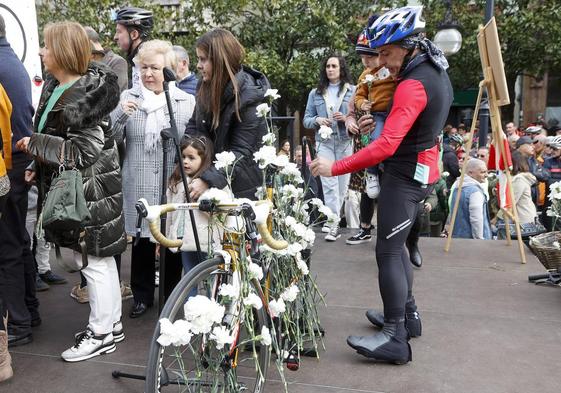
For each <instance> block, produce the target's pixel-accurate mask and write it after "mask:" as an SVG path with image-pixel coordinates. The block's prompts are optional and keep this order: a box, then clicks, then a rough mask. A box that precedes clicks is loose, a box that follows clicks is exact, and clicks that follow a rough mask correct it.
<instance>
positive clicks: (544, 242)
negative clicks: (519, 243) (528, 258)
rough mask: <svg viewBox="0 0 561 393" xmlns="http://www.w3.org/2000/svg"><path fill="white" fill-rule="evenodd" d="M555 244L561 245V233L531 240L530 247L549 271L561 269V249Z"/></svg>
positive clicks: (548, 234) (544, 235)
mask: <svg viewBox="0 0 561 393" xmlns="http://www.w3.org/2000/svg"><path fill="white" fill-rule="evenodd" d="M553 242H558V243H559V244H561V232H559V231H557V232H547V233H542V234H541V235H537V236H532V237H531V238H530V247H531V248H532V250H533V251H534V253H535V254H536V256H537V257H538V259H539V260H540V262H541V263H542V265H544V266H545V268H546V269H547V270H557V269H560V268H561V248H559V247H555V246H554V245H553Z"/></svg>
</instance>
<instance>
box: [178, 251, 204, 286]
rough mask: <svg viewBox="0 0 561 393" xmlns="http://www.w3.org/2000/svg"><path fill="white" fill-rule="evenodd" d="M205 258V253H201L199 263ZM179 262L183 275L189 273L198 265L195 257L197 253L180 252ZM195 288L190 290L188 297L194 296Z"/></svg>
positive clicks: (197, 259)
mask: <svg viewBox="0 0 561 393" xmlns="http://www.w3.org/2000/svg"><path fill="white" fill-rule="evenodd" d="M206 258H207V253H206V252H201V262H202V261H204V260H205V259H206ZM181 262H182V263H183V274H187V273H189V270H191V269H193V268H194V267H195V266H197V265H198V264H199V258H198V256H197V251H182V252H181ZM196 295H197V288H193V289H191V291H189V295H188V297H192V296H196Z"/></svg>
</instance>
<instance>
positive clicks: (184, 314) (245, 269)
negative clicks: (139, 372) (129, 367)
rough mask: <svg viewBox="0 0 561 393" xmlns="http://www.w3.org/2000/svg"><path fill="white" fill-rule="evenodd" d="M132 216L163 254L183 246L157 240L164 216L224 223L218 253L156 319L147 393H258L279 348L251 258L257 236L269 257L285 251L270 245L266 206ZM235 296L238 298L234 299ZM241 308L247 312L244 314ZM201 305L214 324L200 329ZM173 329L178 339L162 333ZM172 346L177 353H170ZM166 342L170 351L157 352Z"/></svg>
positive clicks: (167, 208)
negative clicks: (200, 215) (188, 215)
mask: <svg viewBox="0 0 561 393" xmlns="http://www.w3.org/2000/svg"><path fill="white" fill-rule="evenodd" d="M137 209H138V210H139V215H140V216H142V217H144V218H146V219H147V220H148V222H149V227H150V231H151V232H152V234H153V236H154V238H155V239H156V241H158V242H159V243H160V244H162V245H164V246H166V247H181V244H182V241H181V240H169V239H167V238H166V237H165V236H164V235H163V234H162V233H161V232H160V228H159V222H158V219H159V217H160V216H161V215H162V214H166V213H168V212H171V211H174V210H189V209H200V210H202V211H206V212H209V213H210V214H211V215H214V216H216V215H223V216H225V219H224V220H223V222H224V225H223V229H224V236H223V239H222V251H220V252H218V253H216V254H215V256H214V257H213V258H211V259H207V260H205V261H203V262H201V263H200V264H198V265H197V266H196V267H195V268H194V269H192V270H190V271H189V272H188V273H187V274H186V275H185V276H184V277H183V278H182V279H181V281H180V282H179V284H178V285H177V286H176V288H175V289H174V291H173V292H172V293H171V295H170V297H169V298H168V300H167V302H166V304H165V306H164V308H163V310H162V312H161V315H160V323H159V324H158V325H157V327H156V329H155V331H154V335H153V337H152V342H151V346H150V350H149V357H148V366H147V370H146V384H145V391H146V392H162V391H177V390H178V391H185V392H218V391H224V392H239V391H248V392H254V393H259V392H262V391H263V389H264V385H265V378H266V375H267V370H268V366H269V361H270V354H271V344H276V345H277V346H278V336H277V334H276V332H275V334H273V335H272V337H271V334H270V333H269V328H270V327H271V326H270V325H271V321H272V318H270V316H268V315H267V313H268V312H270V310H269V304H268V298H267V296H266V295H265V294H264V292H263V289H262V287H261V284H260V282H259V280H260V279H261V278H262V277H260V276H259V274H257V275H254V274H253V273H252V272H253V270H255V266H253V265H256V264H255V261H254V260H252V259H251V257H252V255H255V254H256V252H257V239H258V236H257V233H259V234H260V235H261V239H262V240H263V242H264V243H265V244H267V245H268V246H269V247H270V248H271V249H275V250H280V249H283V248H286V247H287V245H288V244H287V243H286V242H285V241H282V240H281V241H279V240H275V239H273V237H272V236H271V234H270V233H269V231H268V228H267V218H268V217H269V215H270V209H271V204H270V202H269V201H258V202H255V203H253V202H245V203H215V202H213V201H209V200H205V201H201V202H200V203H180V204H167V205H161V206H159V205H155V206H150V205H148V203H147V202H146V200H140V201H139V203H138V204H137ZM223 218H224V217H223ZM252 269H253V270H252ZM248 277H249V279H248ZM236 288H238V290H239V293H238V296H235V293H233V292H232V290H234V291H235V290H236ZM225 289H228V291H226V290H225ZM247 303H250V305H251V306H252V307H249V308H248V304H247ZM259 303H261V306H260V307H259ZM202 305H204V306H205V307H210V308H213V309H214V310H215V315H214V319H213V321H214V323H211V324H209V323H206V325H205V326H201V324H202V323H201V321H197V320H196V317H193V315H194V313H196V310H197V306H202ZM199 308H200V307H199ZM219 310H221V311H219ZM199 311H200V312H202V313H204V310H199ZM201 316H202V314H199V315H198V318H200V317H201ZM162 321H163V322H162ZM206 322H208V320H207V321H206ZM175 324H177V325H178V326H177V328H180V327H182V330H183V331H182V333H181V334H178V336H180V337H181V338H178V337H175V338H174V337H172V336H173V335H172V334H167V333H166V331H168V332H169V331H171V330H172V329H173V326H175ZM211 328H212V330H211ZM163 333H164V334H163ZM182 335H183V336H182ZM162 336H164V339H163V340H162ZM172 339H175V340H176V342H175V343H176V344H178V345H169V344H170V340H172ZM165 340H168V342H165V343H167V344H168V345H162V341H165Z"/></svg>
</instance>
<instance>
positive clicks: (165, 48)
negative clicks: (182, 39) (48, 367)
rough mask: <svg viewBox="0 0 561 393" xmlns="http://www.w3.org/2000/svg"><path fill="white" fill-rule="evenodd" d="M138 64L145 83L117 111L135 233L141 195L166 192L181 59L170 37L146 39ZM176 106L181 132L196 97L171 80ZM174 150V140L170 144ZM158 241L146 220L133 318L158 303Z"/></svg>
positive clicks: (156, 197) (136, 257) (129, 226)
mask: <svg viewBox="0 0 561 393" xmlns="http://www.w3.org/2000/svg"><path fill="white" fill-rule="evenodd" d="M135 62H136V63H137V64H139V67H140V80H141V81H142V83H141V84H140V85H138V86H133V87H132V88H131V89H129V90H125V91H124V92H123V93H122V94H121V102H120V104H119V105H118V106H117V108H116V109H115V110H114V111H113V113H112V114H111V118H112V120H113V123H114V131H115V137H116V138H117V140H118V141H122V140H123V139H124V140H125V142H126V152H125V160H124V162H123V184H124V187H123V194H124V213H125V227H126V232H127V234H129V235H131V236H132V235H134V234H135V229H136V228H135V225H136V209H135V207H134V206H135V204H136V202H137V201H138V199H139V198H146V200H148V203H150V204H158V203H159V201H160V192H161V190H162V168H163V165H164V162H163V146H162V139H161V137H160V132H161V131H162V129H164V128H168V127H169V126H170V122H169V113H168V108H167V106H166V97H165V93H164V87H163V82H164V74H163V69H164V67H169V68H170V69H172V70H174V69H175V67H176V57H175V53H174V52H173V47H172V45H171V44H170V43H169V42H167V41H161V40H152V41H146V42H145V43H144V44H142V46H141V47H140V50H139V51H138V54H137V56H136V57H135ZM169 91H170V96H171V105H172V110H173V112H174V114H175V121H176V123H177V128H178V129H179V130H184V129H185V127H186V126H187V122H188V121H189V119H190V118H191V116H192V114H193V110H194V108H195V99H194V97H193V96H192V95H190V94H187V93H185V92H183V91H181V90H180V89H178V88H177V87H176V86H175V84H174V83H173V82H170V84H169ZM165 143H167V144H168V145H169V148H170V151H171V152H173V151H174V150H173V149H171V143H172V142H171V141H167V142H165ZM173 160H174V154H173V153H171V154H169V155H168V160H167V162H166V163H165V165H166V166H167V173H168V174H171V173H172V172H173ZM155 255H156V245H155V243H152V242H150V232H149V230H148V227H147V226H146V225H145V224H143V227H142V233H141V239H140V241H139V243H138V244H137V245H133V247H132V253H131V288H132V292H133V296H134V307H133V308H132V310H131V312H130V314H129V316H130V317H131V318H137V317H140V316H142V315H143V314H144V313H146V311H147V309H148V308H149V307H151V306H152V305H153V303H154V290H155V283H154V277H155V262H156V260H155V259H156V257H155Z"/></svg>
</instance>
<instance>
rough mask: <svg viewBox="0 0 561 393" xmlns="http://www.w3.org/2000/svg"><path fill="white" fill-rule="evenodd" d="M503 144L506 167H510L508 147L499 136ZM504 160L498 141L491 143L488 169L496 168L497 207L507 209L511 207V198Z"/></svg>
mask: <svg viewBox="0 0 561 393" xmlns="http://www.w3.org/2000/svg"><path fill="white" fill-rule="evenodd" d="M501 139H502V143H503V146H504V152H505V155H506V162H507V164H508V168H509V169H510V168H512V156H511V155H510V147H509V145H508V141H507V139H506V138H504V137H501ZM504 163H505V160H504V159H503V156H502V155H501V151H500V147H499V145H498V143H496V142H493V144H491V149H489V165H488V167H489V168H488V169H489V170H496V171H497V172H498V173H497V176H498V178H499V181H498V182H497V199H498V202H499V207H501V208H502V209H507V208H511V207H512V198H511V197H510V190H509V189H508V182H507V179H506V174H505V173H504V170H505V164H504Z"/></svg>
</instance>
